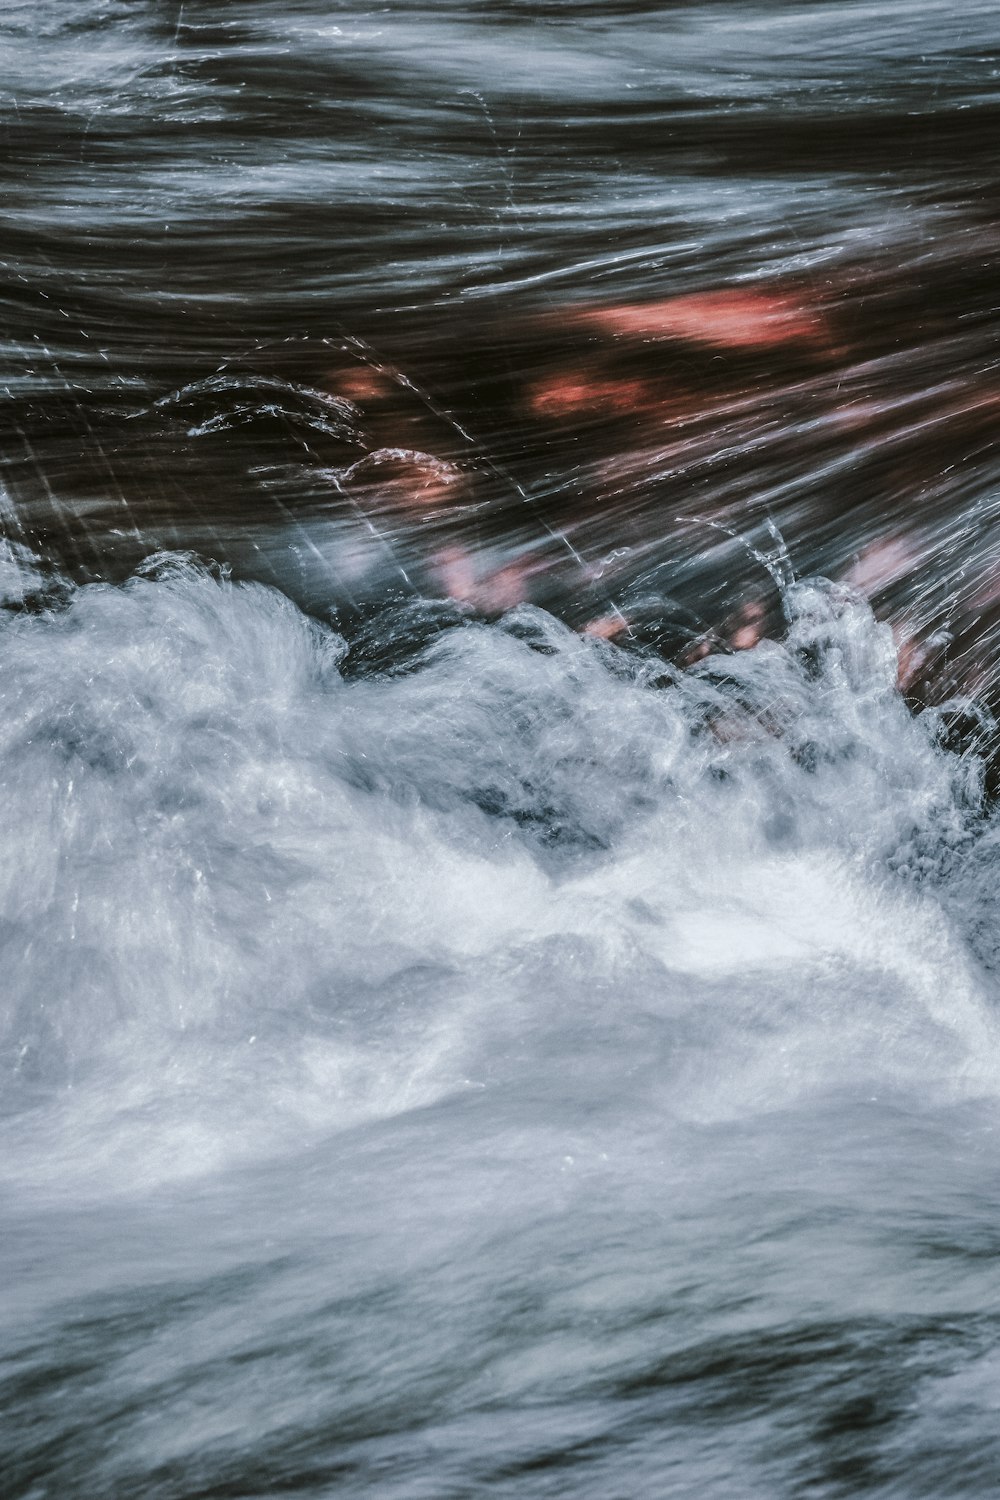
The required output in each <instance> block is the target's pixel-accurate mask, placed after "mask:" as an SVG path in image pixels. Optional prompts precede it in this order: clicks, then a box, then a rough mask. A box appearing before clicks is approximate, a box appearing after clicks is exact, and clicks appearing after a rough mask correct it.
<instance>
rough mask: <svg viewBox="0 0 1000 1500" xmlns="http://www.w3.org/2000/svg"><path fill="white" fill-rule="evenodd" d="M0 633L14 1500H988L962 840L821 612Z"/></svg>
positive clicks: (981, 909)
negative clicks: (728, 1499) (417, 641)
mask: <svg viewBox="0 0 1000 1500" xmlns="http://www.w3.org/2000/svg"><path fill="white" fill-rule="evenodd" d="M4 583H5V590H6V593H7V596H8V609H7V612H6V613H5V615H4V617H3V621H2V625H0V635H2V640H0V695H2V703H3V714H2V719H0V805H2V810H3V825H4V840H3V853H2V866H0V941H2V955H0V964H2V971H3V974H4V984H3V992H2V1005H3V1010H2V1024H0V1042H2V1054H0V1055H2V1065H3V1074H4V1082H3V1098H4V1113H3V1119H2V1124H0V1130H2V1137H3V1149H2V1157H0V1182H2V1184H3V1219H4V1223H5V1225H6V1229H7V1232H6V1234H5V1236H4V1242H3V1244H4V1248H3V1250H2V1252H0V1254H2V1258H3V1262H4V1267H3V1282H4V1284H5V1285H6V1287H7V1288H8V1291H7V1295H6V1297H5V1300H4V1310H3V1313H2V1322H3V1325H4V1327H3V1346H4V1349H5V1351H6V1353H5V1365H4V1370H5V1384H4V1394H5V1402H4V1406H5V1411H6V1422H7V1434H6V1436H5V1439H4V1452H5V1455H6V1456H5V1458H4V1460H3V1464H4V1467H5V1472H6V1476H7V1477H6V1480H5V1493H7V1494H10V1495H12V1496H13V1495H24V1496H28V1495H31V1496H33V1497H34V1496H42V1495H57V1494H58V1495H60V1496H66V1495H98V1494H99V1495H102V1496H117V1495H122V1496H124V1495H136V1494H142V1495H144V1496H176V1497H181V1496H184V1497H189V1496H195V1495H206V1496H207V1495H209V1494H213V1495H216V1494H227V1495H241V1496H242V1495H246V1496H250V1495H261V1496H263V1495H271V1494H275V1493H296V1494H309V1495H316V1496H320V1495H327V1494H334V1493H336V1494H338V1495H340V1494H358V1495H362V1494H364V1495H371V1494H374V1493H377V1494H379V1495H380V1496H406V1497H410V1496H416V1495H420V1496H423V1495H426V1496H434V1497H441V1496H450V1495H456V1496H458V1495H467V1494H468V1495H471V1494H478V1493H490V1494H498V1495H503V1494H511V1495H514V1494H517V1495H518V1496H525V1495H531V1496H534V1495H538V1496H545V1495H555V1494H572V1495H574V1496H587V1495H594V1496H598V1495H608V1494H615V1495H628V1496H640V1495H647V1494H651V1493H656V1494H661V1495H674V1494H676V1495H689V1494H691V1493H692V1492H693V1491H694V1490H695V1489H696V1488H698V1487H701V1488H702V1492H704V1493H708V1494H711V1495H713V1496H730V1495H732V1496H734V1497H735V1496H748V1495H753V1496H756V1495H760V1496H774V1495H776V1494H785V1493H795V1494H798V1493H803V1494H823V1495H826V1494H830V1495H840V1494H844V1495H847V1494H857V1493H868V1492H876V1491H877V1492H878V1493H887V1494H888V1493H892V1494H900V1495H923V1494H927V1495H936V1496H940V1495H943V1494H972V1493H980V1492H982V1490H983V1489H984V1488H986V1487H987V1486H988V1485H989V1484H992V1483H993V1480H994V1477H995V1475H996V1474H997V1472H998V1468H997V1465H998V1462H1000V1448H998V1445H997V1440H996V1428H995V1423H993V1421H992V1417H991V1413H992V1412H993V1410H994V1408H995V1389H996V1385H995V1356H994V1355H993V1354H992V1352H991V1350H992V1347H993V1342H992V1341H993V1339H994V1338H995V1333H996V1308H995V1296H994V1293H993V1290H992V1279H993V1278H992V1271H991V1266H992V1259H991V1255H992V1252H991V1251H990V1249H989V1247H990V1246H992V1245H993V1244H994V1241H995V1228H994V1227H993V1226H994V1224H995V1222H996V1219H995V1213H996V1208H997V1205H998V1189H1000V1181H998V1176H997V1172H996V1166H995V1160H994V1157H995V1152H994V1149H993V1137H994V1132H995V1129H996V1126H997V1121H998V1110H997V1104H998V1093H1000V1071H998V1065H997V1027H996V1014H995V1010H996V1006H995V1001H996V994H995V990H996V980H995V976H994V967H995V958H996V951H995V938H994V936H993V921H992V912H993V906H994V902H995V898H996V887H997V878H998V876H997V869H998V866H997V861H996V857H995V855H994V854H993V850H994V849H995V846H996V839H997V835H996V833H995V832H994V829H993V826H992V823H991V821H990V819H989V817H988V816H985V815H984V814H983V812H982V809H981V806H980V790H981V788H980V775H979V770H978V767H977V765H976V763H975V761H974V760H973V759H971V758H970V757H968V756H967V757H965V758H964V759H961V758H959V757H957V756H954V755H952V754H949V753H946V752H945V751H944V750H943V749H942V748H941V747H940V745H939V743H938V739H939V734H938V730H937V721H936V719H935V715H934V714H933V713H925V714H924V715H922V716H919V717H914V716H913V715H911V713H910V712H909V710H908V709H907V707H906V705H905V704H904V703H903V701H902V699H901V698H900V697H899V695H898V693H897V692H896V689H895V653H894V648H893V644H892V637H891V634H890V632H889V630H888V628H887V627H885V626H881V625H878V624H876V623H875V621H874V620H873V618H872V616H871V614H870V612H869V610H868V608H867V606H866V605H865V604H864V603H863V602H862V601H861V600H860V599H859V598H858V597H857V596H855V595H852V594H851V593H849V592H848V591H846V590H844V589H842V588H838V587H835V586H833V585H829V584H826V583H824V582H822V581H821V580H818V581H814V582H806V583H800V584H795V585H792V586H791V587H790V588H789V589H788V590H787V591H786V598H785V606H786V611H787V614H788V629H787V632H786V635H785V638H784V639H783V640H782V641H781V642H778V643H775V642H764V643H762V644H761V645H760V646H758V647H757V648H756V649H755V650H753V651H749V652H744V653H740V654H739V655H736V656H726V657H716V658H710V659H708V660H707V661H706V662H704V663H702V664H700V665H699V667H697V668H696V669H694V670H691V671H688V672H687V673H682V672H680V671H677V670H675V669H673V668H670V667H667V666H665V665H664V664H663V663H662V662H660V661H659V660H657V659H654V658H652V657H643V656H642V655H636V654H629V653H626V652H624V651H620V650H618V649H616V648H615V647H614V646H611V645H608V644H607V643H604V642H600V641H594V640H589V639H587V638H584V637H581V636H579V635H576V634H574V633H573V632H571V631H570V630H568V629H567V628H566V627H565V626H563V625H561V624H560V623H559V622H557V621H556V620H555V619H553V618H552V617H550V616H547V615H545V614H543V613H542V612H541V611H539V610H536V609H533V608H528V607H522V608H519V609H517V610H514V611H513V612H511V613H510V614H509V615H507V616H506V617H505V618H504V619H502V620H501V621H500V622H499V623H497V624H494V625H486V624H482V623H477V622H475V621H474V620H471V619H470V620H469V621H467V622H466V623H464V624H459V625H457V626H456V627H454V628H450V629H445V630H441V631H440V632H439V633H437V634H434V635H432V636H431V638H430V640H429V643H428V644H427V645H426V646H425V647H424V648H423V649H422V650H421V651H419V652H416V653H413V652H412V651H411V652H410V654H409V655H403V656H401V657H400V658H399V660H398V661H397V663H396V665H395V667H394V668H391V669H388V670H383V671H381V672H374V671H372V670H361V669H359V668H357V667H356V666H355V665H353V664H352V655H351V652H350V650H349V649H348V646H347V644H346V643H345V641H344V640H343V638H342V637H341V636H340V635H339V634H338V632H337V629H336V626H335V622H330V621H323V620H321V619H316V618H310V617H307V616H306V615H304V614H302V613H301V612H300V611H299V610H298V609H297V607H296V606H294V605H293V604H292V603H290V602H289V600H288V599H286V598H285V597H283V596H282V595H281V594H280V593H278V592H277V591H275V590H272V589H268V588H265V587H262V586H260V585H248V584H239V583H236V582H233V581H232V580H230V579H229V578H228V577H227V576H226V575H225V574H224V573H221V572H220V571H219V570H217V569H215V570H213V569H209V568H206V567H204V566H203V565H201V564H199V563H198V562H197V561H195V560H193V559H191V558H190V557H185V556H161V557H159V558H155V559H152V560H151V561H150V563H149V564H148V565H147V566H146V567H145V568H144V569H143V570H142V572H141V573H140V574H139V575H137V576H136V577H135V578H133V579H132V580H130V581H129V582H127V583H126V584H125V585H124V586H120V587H119V586H112V585H103V584H102V585H91V586H86V587H81V588H75V587H73V586H71V585H69V584H66V583H64V582H62V581H60V580H58V579H52V578H51V577H49V578H46V577H44V576H43V575H42V574H41V573H40V572H39V571H38V569H37V568H36V566H35V564H34V563H33V561H32V559H31V558H30V557H28V556H27V555H26V554H24V553H23V552H22V553H21V554H17V553H15V552H14V551H9V552H8V554H7V556H6V559H5V572H4ZM24 599H27V600H28V601H29V602H28V604H27V605H25V604H22V603H21V602H20V601H22V600H24ZM422 607H423V606H421V605H420V604H419V602H417V603H413V604H411V605H409V606H408V608H409V609H410V611H411V612H412V611H414V610H416V611H419V610H420V609H421V608H422ZM427 608H428V609H429V608H430V606H427ZM397 624H398V622H397ZM393 628H394V626H393V623H392V621H391V619H389V618H388V617H387V623H386V626H385V629H386V630H387V631H391V630H392V629H393ZM852 1411H853V1413H854V1416H853V1417H852V1416H851V1412H852ZM723 1433H724V1434H725V1435H724V1438H723V1436H722V1434H723ZM921 1454H923V1455H924V1457H923V1458H921V1457H920V1455H921ZM942 1454H943V1455H944V1458H942V1457H941V1455H942ZM935 1455H936V1456H935ZM953 1481H954V1482H953ZM952 1482H953V1483H952ZM950 1484H952V1487H949V1485H950Z"/></svg>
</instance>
